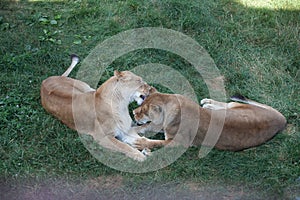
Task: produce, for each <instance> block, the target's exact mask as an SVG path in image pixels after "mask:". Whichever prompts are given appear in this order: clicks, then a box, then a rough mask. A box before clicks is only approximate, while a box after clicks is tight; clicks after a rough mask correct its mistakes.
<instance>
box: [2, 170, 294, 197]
mask: <svg viewBox="0 0 300 200" xmlns="http://www.w3.org/2000/svg"><path fill="white" fill-rule="evenodd" d="M123 182H124V181H123V178H122V176H118V175H114V176H100V177H97V178H93V179H88V180H84V181H80V180H78V181H74V180H73V181H70V180H69V181H68V180H58V179H53V180H45V181H38V182H36V181H32V180H31V181H30V180H25V181H22V182H17V181H7V180H4V179H0V199H1V200H68V199H70V200H71V199H72V200H85V199H86V200H90V199H93V200H102V199H103V200H107V199H110V200H114V199H118V200H119V199H124V200H127V199H147V200H148V199H150V200H152V199H164V200H168V199H170V200H176V199H180V200H181V199H195V200H196V199H197V200H238V199H243V200H247V199H249V200H250V199H251V200H253V199H265V198H267V199H280V197H278V196H274V195H270V196H267V197H266V196H262V194H261V193H260V191H255V190H251V189H249V188H247V187H245V186H243V185H239V186H237V185H226V186H225V185H207V184H205V183H195V182H185V183H179V182H168V183H161V184H154V183H145V184H139V185H136V184H132V185H128V184H126V185H125V184H124V183H123ZM285 199H294V198H293V197H286V198H285Z"/></svg>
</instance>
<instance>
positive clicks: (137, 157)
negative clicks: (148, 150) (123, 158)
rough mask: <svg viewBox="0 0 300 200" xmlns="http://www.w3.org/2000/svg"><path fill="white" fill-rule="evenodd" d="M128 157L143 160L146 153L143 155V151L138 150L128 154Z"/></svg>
mask: <svg viewBox="0 0 300 200" xmlns="http://www.w3.org/2000/svg"><path fill="white" fill-rule="evenodd" d="M130 157H131V158H132V159H133V160H136V161H139V162H143V161H145V160H146V158H147V157H146V155H144V154H143V153H141V152H138V153H134V154H133V155H130Z"/></svg>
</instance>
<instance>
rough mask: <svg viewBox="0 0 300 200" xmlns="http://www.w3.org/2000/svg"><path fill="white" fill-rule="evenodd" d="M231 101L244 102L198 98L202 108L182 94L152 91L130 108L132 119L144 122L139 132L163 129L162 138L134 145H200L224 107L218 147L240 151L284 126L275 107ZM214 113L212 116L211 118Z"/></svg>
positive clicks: (241, 98)
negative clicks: (193, 134)
mask: <svg viewBox="0 0 300 200" xmlns="http://www.w3.org/2000/svg"><path fill="white" fill-rule="evenodd" d="M233 100H236V101H241V102H244V103H245V104H242V103H236V102H231V103H223V102H217V101H214V100H212V99H203V100H202V101H201V104H203V107H200V106H199V105H198V104H196V103H195V102H193V101H191V100H190V99H188V98H186V97H184V96H182V95H178V94H163V93H159V92H153V94H151V95H150V96H149V97H147V99H146V100H145V101H144V102H143V103H142V105H141V106H140V107H138V108H137V109H135V110H134V111H133V113H134V118H135V120H136V121H137V122H138V123H140V124H143V125H142V126H139V127H136V129H137V131H138V132H140V133H146V132H159V131H161V130H163V131H164V134H165V140H152V139H148V138H145V137H143V138H139V139H137V140H136V142H135V147H137V148H138V149H144V148H150V149H151V148H154V147H161V146H165V145H167V144H169V143H170V142H172V143H181V144H191V145H195V146H198V145H201V144H202V142H203V140H204V137H205V136H206V133H207V130H208V128H209V124H210V122H211V120H215V122H216V124H218V120H220V121H222V119H221V115H223V114H224V109H226V110H225V111H226V115H225V122H224V126H223V129H222V132H221V135H220V137H219V139H218V141H217V143H216V145H215V147H216V148H217V149H222V150H231V151H239V150H243V149H246V148H250V147H254V146H258V145H261V144H263V143H265V142H266V141H268V140H269V139H271V138H272V137H273V136H274V135H275V134H276V133H277V132H279V131H281V130H283V129H284V127H285V125H286V119H285V117H284V116H283V115H282V114H281V113H279V112H278V111H277V110H275V109H274V108H271V107H270V106H267V105H264V104H260V103H257V102H254V101H251V100H249V99H245V98H243V97H235V98H233ZM213 112H214V113H215V115H214V118H212V113H213ZM182 113H184V115H182ZM219 116H220V117H219ZM198 121H199V123H198ZM195 124H198V127H195V126H194V125H195ZM193 129H196V131H197V133H196V136H195V138H194V139H191V138H193V137H192V135H191V133H192V132H193ZM176 135H179V137H177V136H176ZM175 136H176V137H175ZM175 138H177V139H176V140H175ZM174 140H175V141H174ZM190 140H192V141H190ZM208 145H209V144H208Z"/></svg>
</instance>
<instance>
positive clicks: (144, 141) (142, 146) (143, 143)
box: [133, 137, 148, 150]
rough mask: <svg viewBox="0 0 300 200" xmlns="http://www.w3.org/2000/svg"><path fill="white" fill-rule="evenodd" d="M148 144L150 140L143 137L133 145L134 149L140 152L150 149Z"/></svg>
mask: <svg viewBox="0 0 300 200" xmlns="http://www.w3.org/2000/svg"><path fill="white" fill-rule="evenodd" d="M147 142H148V139H147V138H145V137H141V138H138V139H136V140H135V142H134V143H133V147H134V148H137V149H139V150H143V149H145V148H148V147H147Z"/></svg>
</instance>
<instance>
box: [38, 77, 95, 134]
mask: <svg viewBox="0 0 300 200" xmlns="http://www.w3.org/2000/svg"><path fill="white" fill-rule="evenodd" d="M93 91H94V89H92V88H91V87H90V86H89V85H87V84H86V83H84V82H82V81H78V80H75V79H72V78H69V77H63V76H52V77H49V78H47V79H46V80H44V81H43V83H42V86H41V102H42V105H43V107H44V108H45V109H46V110H47V112H49V113H51V114H52V115H54V116H55V117H57V118H58V119H60V120H61V121H62V122H63V123H64V124H66V125H67V126H68V127H69V128H72V129H75V124H74V120H73V113H72V99H73V97H75V96H78V95H82V94H85V93H89V92H93Z"/></svg>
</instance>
